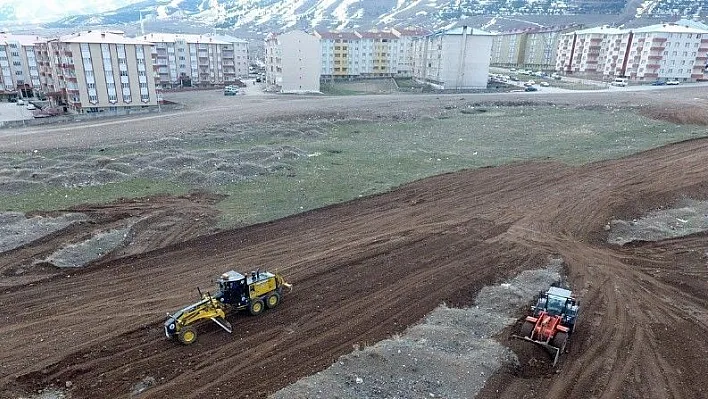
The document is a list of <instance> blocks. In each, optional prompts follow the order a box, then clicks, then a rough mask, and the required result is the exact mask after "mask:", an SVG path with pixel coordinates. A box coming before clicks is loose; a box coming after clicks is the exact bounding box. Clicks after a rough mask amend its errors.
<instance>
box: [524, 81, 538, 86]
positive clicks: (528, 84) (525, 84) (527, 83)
mask: <svg viewBox="0 0 708 399" xmlns="http://www.w3.org/2000/svg"><path fill="white" fill-rule="evenodd" d="M535 84H536V81H533V80H529V81H528V82H526V83H524V86H526V87H528V86H533V85H535Z"/></svg>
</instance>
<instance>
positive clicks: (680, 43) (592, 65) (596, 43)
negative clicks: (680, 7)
mask: <svg viewBox="0 0 708 399" xmlns="http://www.w3.org/2000/svg"><path fill="white" fill-rule="evenodd" d="M707 61H708V30H706V29H701V28H699V27H692V26H686V25H680V24H658V25H651V26H647V27H643V28H637V29H632V30H629V29H612V28H593V29H586V30H582V31H577V32H574V33H570V34H566V35H564V37H563V40H562V41H561V43H560V44H559V51H558V59H557V61H556V69H557V70H561V71H565V72H567V73H574V72H586V73H592V74H597V75H602V76H605V77H613V76H614V77H617V76H621V77H627V78H629V79H631V80H636V81H653V80H656V79H672V80H673V79H675V80H680V81H696V80H699V79H706V78H707V77H708V71H707V69H708V63H707Z"/></svg>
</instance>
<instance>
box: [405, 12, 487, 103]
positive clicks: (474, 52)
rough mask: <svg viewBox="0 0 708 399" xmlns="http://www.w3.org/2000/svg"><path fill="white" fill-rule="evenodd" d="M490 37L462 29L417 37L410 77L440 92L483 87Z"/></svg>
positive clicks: (484, 84) (475, 31)
mask: <svg viewBox="0 0 708 399" xmlns="http://www.w3.org/2000/svg"><path fill="white" fill-rule="evenodd" d="M493 37H494V34H492V33H489V32H485V31H482V30H479V29H473V28H470V27H467V26H462V27H458V28H454V29H451V30H447V31H443V32H438V33H434V34H431V35H428V36H425V37H422V38H419V39H418V40H416V42H415V50H414V53H415V55H414V60H413V77H414V78H415V79H417V80H420V81H423V82H426V83H429V84H431V85H433V86H434V87H436V88H439V89H443V90H466V89H480V88H486V87H487V78H488V75H489V62H490V58H491V49H492V39H493Z"/></svg>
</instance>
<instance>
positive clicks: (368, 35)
mask: <svg viewBox="0 0 708 399" xmlns="http://www.w3.org/2000/svg"><path fill="white" fill-rule="evenodd" d="M354 34H356V35H357V36H359V37H360V38H362V39H398V36H396V35H394V34H393V33H391V32H359V31H357V32H354Z"/></svg>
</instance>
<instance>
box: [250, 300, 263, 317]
mask: <svg viewBox="0 0 708 399" xmlns="http://www.w3.org/2000/svg"><path fill="white" fill-rule="evenodd" d="M248 311H249V312H251V314H252V315H254V316H258V315H259V314H261V313H263V301H261V300H260V299H256V300H255V301H253V302H251V306H249V307H248Z"/></svg>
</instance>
